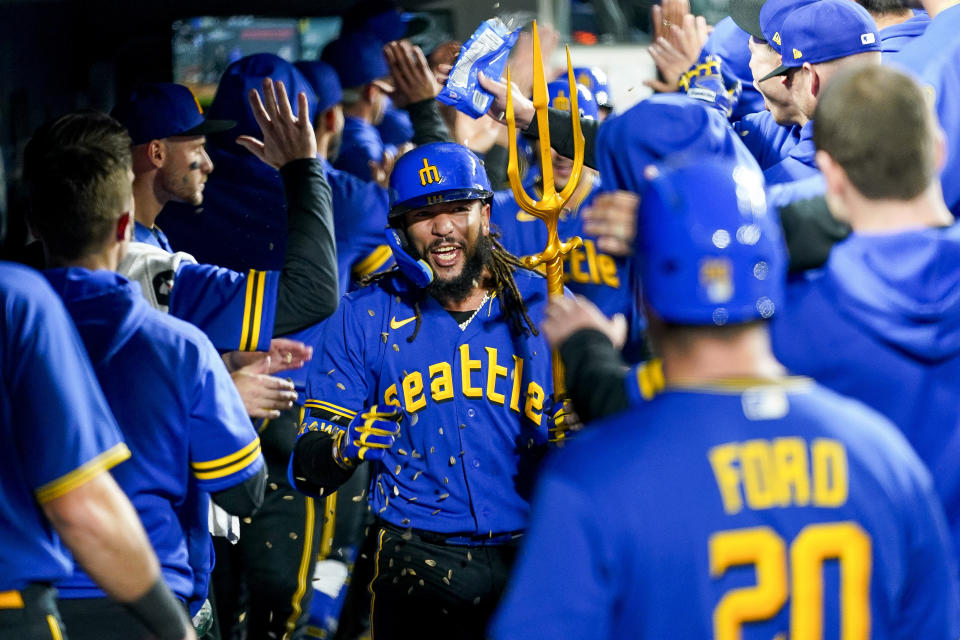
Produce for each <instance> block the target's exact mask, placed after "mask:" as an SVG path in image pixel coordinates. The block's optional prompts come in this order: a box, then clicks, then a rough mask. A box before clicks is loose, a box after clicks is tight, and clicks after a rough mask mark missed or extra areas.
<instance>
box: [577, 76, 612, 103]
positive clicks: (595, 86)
mask: <svg viewBox="0 0 960 640" xmlns="http://www.w3.org/2000/svg"><path fill="white" fill-rule="evenodd" d="M573 77H574V78H576V79H577V84H582V85H583V86H585V87H586V88H587V89H590V92H591V93H593V98H594V99H595V100H596V101H597V106H599V107H605V108H607V109H612V108H613V99H612V97H611V96H610V83H609V82H607V74H606V72H605V71H604V70H603V69H601V68H600V67H574V68H573Z"/></svg>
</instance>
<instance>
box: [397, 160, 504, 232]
mask: <svg viewBox="0 0 960 640" xmlns="http://www.w3.org/2000/svg"><path fill="white" fill-rule="evenodd" d="M492 197H493V190H492V189H491V188H490V179H489V178H487V171H486V169H484V167H483V162H482V161H481V160H480V158H478V157H477V155H476V154H475V153H474V152H473V151H470V149H467V148H466V147H465V146H463V145H460V144H456V143H453V142H433V143H430V144H425V145H423V146H420V147H417V148H416V149H413V150H411V151H408V152H407V153H405V154H403V155H402V156H400V159H399V160H397V163H396V164H395V165H394V167H393V173H391V174H390V219H391V220H393V219H395V218H396V217H397V216H400V215H402V214H404V213H405V212H407V211H409V210H410V209H415V208H418V207H425V206H429V205H432V204H439V203H441V202H453V201H455V200H486V199H488V198H492Z"/></svg>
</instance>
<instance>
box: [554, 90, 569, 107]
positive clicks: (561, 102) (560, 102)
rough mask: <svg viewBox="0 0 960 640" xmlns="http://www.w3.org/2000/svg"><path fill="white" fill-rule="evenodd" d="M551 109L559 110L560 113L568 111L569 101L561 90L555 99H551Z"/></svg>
mask: <svg viewBox="0 0 960 640" xmlns="http://www.w3.org/2000/svg"><path fill="white" fill-rule="evenodd" d="M553 108H554V109H560V110H561V111H569V110H570V99H569V98H567V95H566V94H565V93H564V92H563V89H561V90H560V91H559V92H558V93H557V97H556V98H554V99H553Z"/></svg>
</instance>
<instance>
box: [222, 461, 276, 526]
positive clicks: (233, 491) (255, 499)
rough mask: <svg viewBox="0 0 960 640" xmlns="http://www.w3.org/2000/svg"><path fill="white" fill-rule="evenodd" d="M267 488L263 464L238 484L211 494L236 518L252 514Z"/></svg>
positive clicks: (259, 504)
mask: <svg viewBox="0 0 960 640" xmlns="http://www.w3.org/2000/svg"><path fill="white" fill-rule="evenodd" d="M266 488H267V467H266V465H263V466H261V467H260V469H259V470H258V471H257V473H256V474H254V475H252V476H250V477H249V478H247V479H246V480H244V481H243V482H241V483H240V484H236V485H234V486H232V487H230V488H228V489H224V490H223V491H217V492H215V493H213V494H211V498H213V501H214V503H215V504H216V505H217V506H218V507H220V508H221V509H223V510H224V511H226V512H227V513H229V514H230V515H232V516H237V517H238V518H246V517H249V516H252V515H253V514H255V513H256V512H257V510H258V509H259V508H260V507H261V506H263V496H264V492H265V490H266Z"/></svg>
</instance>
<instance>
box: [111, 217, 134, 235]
mask: <svg viewBox="0 0 960 640" xmlns="http://www.w3.org/2000/svg"><path fill="white" fill-rule="evenodd" d="M132 222H133V212H132V211H125V212H124V213H123V215H121V216H120V217H119V218H117V225H116V228H115V230H116V239H117V242H125V241H128V240H130V238H129V237H128V236H127V232H128V231H129V230H130V228H131V226H132Z"/></svg>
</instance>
